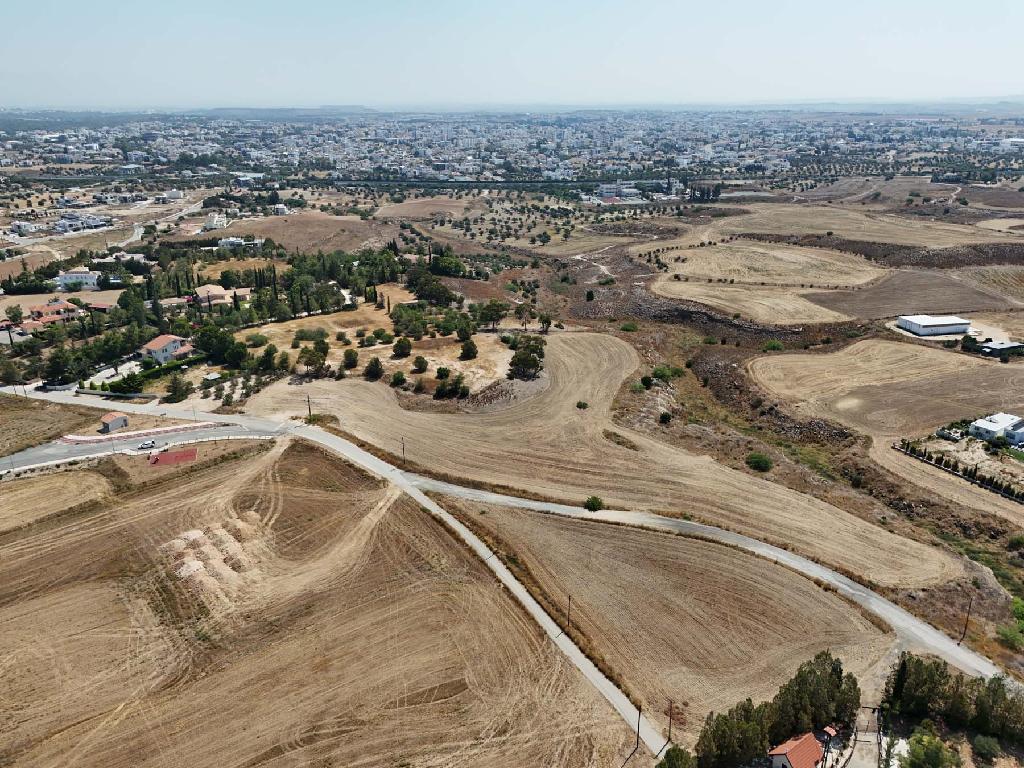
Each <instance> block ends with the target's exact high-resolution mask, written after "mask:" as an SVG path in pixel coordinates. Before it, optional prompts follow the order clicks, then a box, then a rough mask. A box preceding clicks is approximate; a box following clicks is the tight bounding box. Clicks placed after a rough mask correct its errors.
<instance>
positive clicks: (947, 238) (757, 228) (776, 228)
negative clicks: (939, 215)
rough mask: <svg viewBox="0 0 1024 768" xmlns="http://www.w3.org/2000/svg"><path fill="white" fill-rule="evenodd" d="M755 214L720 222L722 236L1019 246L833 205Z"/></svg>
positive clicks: (774, 207) (966, 228)
mask: <svg viewBox="0 0 1024 768" xmlns="http://www.w3.org/2000/svg"><path fill="white" fill-rule="evenodd" d="M745 207H747V208H750V209H751V211H752V213H751V214H750V215H748V216H735V217H730V218H727V219H722V220H720V227H721V229H722V231H725V232H732V233H739V232H765V233H773V234H779V235H802V234H825V232H828V231H831V232H833V233H835V235H836V236H837V237H841V238H849V239H851V240H872V241H875V242H881V243H897V244H900V245H924V246H929V247H942V246H951V245H968V244H970V243H980V242H1012V241H1014V240H1017V241H1019V240H1020V238H1019V237H1014V236H1011V235H1007V234H1004V233H1001V232H993V231H990V230H982V229H979V228H978V227H973V226H970V225H965V224H947V223H945V222H937V221H917V220H914V219H907V218H903V217H899V216H894V215H892V214H886V213H877V212H873V211H866V210H856V209H852V208H840V207H838V206H832V205H780V204H763V205H747V206H745Z"/></svg>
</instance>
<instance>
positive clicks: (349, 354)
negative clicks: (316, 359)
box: [342, 349, 359, 368]
mask: <svg viewBox="0 0 1024 768" xmlns="http://www.w3.org/2000/svg"><path fill="white" fill-rule="evenodd" d="M342 365H344V366H345V367H346V368H355V367H356V366H357V365H359V353H358V352H356V351H355V350H354V349H346V350H345V353H344V355H343V358H342Z"/></svg>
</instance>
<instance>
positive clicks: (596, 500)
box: [583, 496, 604, 512]
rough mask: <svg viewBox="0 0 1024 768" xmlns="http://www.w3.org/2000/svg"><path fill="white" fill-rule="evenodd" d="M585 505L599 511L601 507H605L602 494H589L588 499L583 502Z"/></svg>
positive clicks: (593, 510)
mask: <svg viewBox="0 0 1024 768" xmlns="http://www.w3.org/2000/svg"><path fill="white" fill-rule="evenodd" d="M583 507H584V508H585V509H589V510H590V511H591V512H597V511H598V510H599V509H604V501H603V500H602V499H601V497H600V496H588V497H587V500H586V501H584V502H583Z"/></svg>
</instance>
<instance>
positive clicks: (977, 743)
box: [971, 734, 1003, 763]
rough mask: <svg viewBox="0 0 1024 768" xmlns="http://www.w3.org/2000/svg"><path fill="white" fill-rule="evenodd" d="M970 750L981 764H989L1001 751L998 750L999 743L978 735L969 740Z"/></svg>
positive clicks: (990, 737)
mask: <svg viewBox="0 0 1024 768" xmlns="http://www.w3.org/2000/svg"><path fill="white" fill-rule="evenodd" d="M971 750H972V751H973V752H974V756H975V757H976V758H978V759H979V760H980V761H981V762H983V763H991V762H992V761H993V760H995V759H996V758H997V757H999V755H1001V754H1002V752H1003V750H1001V749H1000V748H999V741H998V740H997V739H995V738H993V737H992V736H984V735H982V734H978V735H977V736H975V737H974V738H973V739H972V740H971Z"/></svg>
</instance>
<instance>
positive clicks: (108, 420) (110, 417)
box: [100, 411, 128, 435]
mask: <svg viewBox="0 0 1024 768" xmlns="http://www.w3.org/2000/svg"><path fill="white" fill-rule="evenodd" d="M100 425H101V426H100V432H102V433H103V434H105V435H109V434H110V433H111V432H117V430H119V429H124V428H125V427H127V426H128V415H127V414H124V413H121V412H120V411H111V412H110V413H105V414H103V416H101V417H100Z"/></svg>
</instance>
